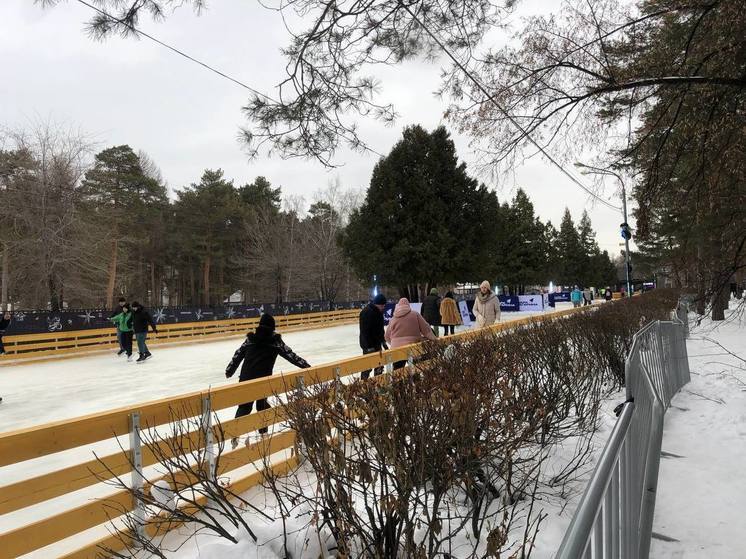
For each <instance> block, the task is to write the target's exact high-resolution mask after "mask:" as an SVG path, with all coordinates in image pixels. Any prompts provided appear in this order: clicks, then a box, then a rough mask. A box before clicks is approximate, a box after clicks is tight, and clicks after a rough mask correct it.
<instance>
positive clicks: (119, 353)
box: [117, 349, 124, 357]
mask: <svg viewBox="0 0 746 559" xmlns="http://www.w3.org/2000/svg"><path fill="white" fill-rule="evenodd" d="M123 353H124V350H123V349H120V350H119V351H118V352H117V357H119V356H120V355H122V354H123Z"/></svg>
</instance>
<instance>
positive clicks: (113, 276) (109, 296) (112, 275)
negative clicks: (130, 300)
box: [106, 229, 119, 309]
mask: <svg viewBox="0 0 746 559" xmlns="http://www.w3.org/2000/svg"><path fill="white" fill-rule="evenodd" d="M117 235H118V234H117V231H116V229H115V230H114V240H113V241H112V242H111V260H110V261H109V281H108V282H107V284H106V308H107V309H111V308H113V307H114V287H115V286H116V282H117V257H118V255H119V240H118V239H117Z"/></svg>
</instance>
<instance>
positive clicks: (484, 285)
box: [479, 280, 492, 291]
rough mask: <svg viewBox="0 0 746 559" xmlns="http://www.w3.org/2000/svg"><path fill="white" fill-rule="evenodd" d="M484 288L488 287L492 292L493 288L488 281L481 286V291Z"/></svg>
mask: <svg viewBox="0 0 746 559" xmlns="http://www.w3.org/2000/svg"><path fill="white" fill-rule="evenodd" d="M483 287H486V288H487V289H489V290H490V291H492V286H491V285H490V282H488V281H487V280H484V281H483V282H482V283H480V284H479V288H480V289H481V288H483Z"/></svg>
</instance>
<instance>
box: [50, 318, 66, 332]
mask: <svg viewBox="0 0 746 559" xmlns="http://www.w3.org/2000/svg"><path fill="white" fill-rule="evenodd" d="M47 324H48V326H49V331H50V332H54V331H56V330H62V318H61V317H59V316H52V317H49V318H47Z"/></svg>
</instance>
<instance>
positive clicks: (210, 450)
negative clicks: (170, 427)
mask: <svg viewBox="0 0 746 559" xmlns="http://www.w3.org/2000/svg"><path fill="white" fill-rule="evenodd" d="M200 423H201V428H202V435H203V436H204V438H205V459H206V460H207V473H208V476H209V477H210V479H211V480H214V479H215V439H214V437H213V432H212V401H211V400H210V395H209V394H208V395H207V396H203V397H202V419H201V422H200Z"/></svg>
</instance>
